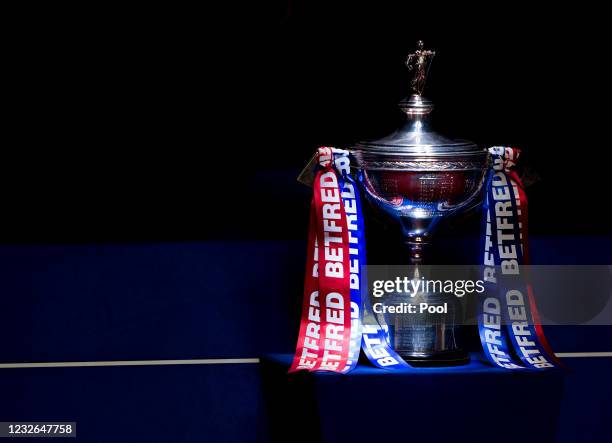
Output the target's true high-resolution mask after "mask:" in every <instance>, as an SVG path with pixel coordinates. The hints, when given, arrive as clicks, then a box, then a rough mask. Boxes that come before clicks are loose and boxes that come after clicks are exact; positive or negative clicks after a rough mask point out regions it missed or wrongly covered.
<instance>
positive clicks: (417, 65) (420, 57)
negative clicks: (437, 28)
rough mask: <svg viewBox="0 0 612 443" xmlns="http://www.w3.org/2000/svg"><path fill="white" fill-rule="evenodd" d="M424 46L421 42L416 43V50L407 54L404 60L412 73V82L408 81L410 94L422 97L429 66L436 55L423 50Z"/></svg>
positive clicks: (433, 52)
mask: <svg viewBox="0 0 612 443" xmlns="http://www.w3.org/2000/svg"><path fill="white" fill-rule="evenodd" d="M424 48H425V44H424V43H423V40H419V41H418V42H417V49H416V51H414V52H413V53H412V54H408V58H407V59H406V66H407V67H408V70H409V71H410V72H411V73H412V80H411V81H410V87H411V89H412V92H413V93H414V94H416V95H419V96H420V95H422V94H423V89H424V88H425V81H426V80H427V73H428V72H429V66H430V65H431V61H432V59H433V57H434V55H436V52H435V51H430V50H429V49H424Z"/></svg>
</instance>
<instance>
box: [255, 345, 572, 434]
mask: <svg viewBox="0 0 612 443" xmlns="http://www.w3.org/2000/svg"><path fill="white" fill-rule="evenodd" d="M291 357H292V356H291V355H288V354H274V355H269V356H267V357H264V358H263V359H262V368H261V370H262V378H263V386H264V389H263V392H264V395H265V397H266V398H265V400H266V407H267V415H268V433H269V435H270V439H271V441H274V442H276V441H279V442H280V441H284V442H286V441H296V440H297V441H309V442H313V441H321V442H351V443H358V442H369V443H372V442H403V441H415V442H417V441H427V442H429V441H444V442H453V441H457V442H458V441H470V442H479V441H482V442H489V443H490V442H502V441H504V442H505V441H508V442H510V441H515V442H516V441H538V442H546V441H554V440H555V438H556V431H557V424H558V423H557V422H558V417H559V411H560V405H561V396H562V392H563V383H564V373H563V372H562V371H543V372H532V371H520V372H517V371H514V372H513V371H505V370H500V369H496V368H493V367H491V366H489V365H488V364H487V363H483V362H481V361H479V360H478V356H477V355H475V354H474V355H472V362H471V363H470V364H469V365H466V366H460V367H452V368H410V369H406V370H401V371H396V372H390V371H383V370H380V369H376V368H374V367H370V366H366V365H365V364H361V365H360V366H359V367H358V368H357V369H356V370H354V371H353V372H351V373H350V374H347V375H338V374H332V373H305V372H300V373H295V374H287V370H288V368H289V365H290V363H291Z"/></svg>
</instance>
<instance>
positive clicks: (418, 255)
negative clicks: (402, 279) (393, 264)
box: [406, 237, 428, 265]
mask: <svg viewBox="0 0 612 443" xmlns="http://www.w3.org/2000/svg"><path fill="white" fill-rule="evenodd" d="M406 246H407V247H408V253H409V254H410V255H409V260H410V264H411V265H419V264H422V263H423V251H424V250H425V249H426V247H427V246H428V243H426V242H424V241H423V239H422V238H421V237H413V238H411V239H409V240H407V241H406Z"/></svg>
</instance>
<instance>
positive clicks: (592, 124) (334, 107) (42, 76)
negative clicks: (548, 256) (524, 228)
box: [0, 0, 611, 242]
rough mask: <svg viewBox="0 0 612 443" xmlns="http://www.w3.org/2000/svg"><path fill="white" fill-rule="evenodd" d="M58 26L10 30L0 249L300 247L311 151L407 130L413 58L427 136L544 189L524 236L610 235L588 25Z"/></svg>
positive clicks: (43, 19) (248, 14) (477, 19)
mask: <svg viewBox="0 0 612 443" xmlns="http://www.w3.org/2000/svg"><path fill="white" fill-rule="evenodd" d="M397 3H400V2H397ZM53 8H54V9H48V10H41V9H36V10H29V11H24V12H23V13H20V14H16V15H15V17H14V22H15V23H16V24H17V27H16V30H15V31H14V33H13V34H12V37H11V39H10V41H9V47H10V48H11V49H12V51H11V52H12V55H13V56H14V57H15V58H14V60H12V61H11V62H10V63H8V65H7V66H6V67H5V69H7V71H8V73H9V74H12V76H11V79H12V80H11V81H10V82H8V83H6V84H5V88H6V89H7V92H8V93H10V95H11V98H13V100H10V102H8V105H9V106H8V111H9V116H8V118H6V119H5V127H6V128H7V137H5V139H4V140H5V141H4V143H3V146H2V158H1V162H0V167H1V174H0V195H1V199H2V210H1V212H0V213H1V217H0V241H3V242H23V241H26V242H32V241H35V242H38V241H45V242H47V241H48V242H57V241H70V242H87V241H105V242H114V241H149V240H164V241H166V240H169V241H174V240H177V241H178V240H188V241H190V240H203V239H209V238H220V239H225V238H232V237H247V238H252V237H257V238H303V237H304V236H305V230H306V227H305V226H306V213H307V212H306V206H307V204H308V190H307V189H305V188H302V187H301V185H299V184H297V183H296V182H295V181H294V178H295V176H296V175H297V172H298V171H299V169H300V168H301V167H302V166H303V164H304V163H305V162H306V161H307V160H308V158H309V156H310V155H311V153H312V151H313V149H314V148H315V147H316V146H317V145H319V144H328V145H330V144H332V145H343V146H344V145H349V144H351V143H353V142H355V141H358V140H362V139H368V138H376V137H379V136H383V135H385V134H387V133H388V132H390V131H391V130H393V129H394V128H395V127H396V126H397V125H398V124H399V123H400V121H401V113H400V112H399V110H398V109H397V107H396V103H397V102H398V101H399V100H400V99H401V98H402V97H403V96H405V95H407V94H408V92H409V91H408V76H407V71H406V68H405V67H404V65H403V61H404V58H405V55H406V54H407V53H408V52H410V51H411V50H413V48H414V45H415V42H416V40H417V39H419V38H421V39H423V40H424V41H425V43H426V45H427V46H430V47H432V48H435V49H436V51H437V55H436V58H435V61H434V63H433V65H432V68H431V72H430V80H429V82H428V87H427V90H426V95H428V96H429V97H431V98H432V99H433V100H434V101H435V103H436V110H435V112H434V124H435V125H436V128H437V129H438V130H439V131H440V132H444V133H445V134H449V135H451V136H456V137H461V138H467V139H471V140H474V141H476V142H478V143H480V144H483V145H490V144H512V145H516V146H520V147H523V148H524V149H525V153H526V155H525V161H526V162H528V163H529V164H530V166H531V168H532V169H533V170H534V171H536V172H537V175H538V176H539V177H540V180H539V182H537V183H535V184H534V185H532V186H531V187H530V191H529V194H530V197H531V203H532V205H531V208H532V209H531V229H532V231H535V232H537V233H561V234H584V233H589V234H591V233H609V232H610V223H609V222H608V221H607V217H605V216H602V214H603V213H604V210H605V205H606V204H607V202H608V201H609V196H608V192H609V190H610V185H609V178H608V175H609V164H610V158H611V157H610V147H609V146H608V144H609V143H608V141H607V139H608V136H607V135H606V134H607V131H608V126H609V125H608V124H607V118H608V116H607V112H606V111H605V106H606V105H607V103H608V84H607V78H609V74H608V72H607V67H606V65H608V63H607V60H606V58H607V51H606V50H604V48H603V38H604V31H605V26H604V25H603V24H602V23H600V22H601V20H602V19H603V15H602V14H600V13H598V11H596V10H587V9H586V8H584V9H577V8H576V7H575V6H572V7H571V9H570V7H567V9H561V8H560V7H559V6H558V5H557V6H555V9H545V10H538V9H536V8H535V7H534V6H529V7H523V6H521V5H519V4H518V3H516V2H511V3H510V2H508V3H504V4H501V5H499V6H497V7H496V9H494V8H492V7H487V8H483V9H469V10H468V9H463V8H456V7H455V8H452V9H449V8H448V7H445V6H439V5H436V6H431V7H423V6H418V5H417V4H415V3H414V2H401V6H400V5H396V4H394V3H390V4H385V3H382V2H375V3H372V5H371V6H367V7H365V6H359V5H357V4H355V3H352V2H351V3H348V2H347V3H332V2H323V1H312V0H309V1H278V2H272V3H270V6H266V7H263V6H261V5H250V6H247V5H242V4H240V3H235V2H234V3H231V4H227V5H226V6H223V7H219V6H204V7H203V8H201V9H198V10H173V11H168V10H164V9H157V10H153V9H152V8H151V7H149V6H147V9H138V10H126V9H125V8H121V9H106V10H87V11H85V10H75V9H66V10H58V9H56V8H57V7H56V6H53ZM598 105H603V106H604V108H603V109H601V108H598Z"/></svg>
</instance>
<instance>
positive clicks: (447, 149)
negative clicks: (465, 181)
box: [353, 41, 484, 166]
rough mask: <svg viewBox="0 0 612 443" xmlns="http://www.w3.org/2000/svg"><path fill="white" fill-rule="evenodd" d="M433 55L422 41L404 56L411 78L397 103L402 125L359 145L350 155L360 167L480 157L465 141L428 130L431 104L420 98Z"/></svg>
mask: <svg viewBox="0 0 612 443" xmlns="http://www.w3.org/2000/svg"><path fill="white" fill-rule="evenodd" d="M434 55H435V51H431V50H428V49H424V45H423V42H422V41H419V42H418V43H417V50H416V51H415V52H413V53H412V54H409V55H408V58H407V59H406V66H407V67H408V70H409V71H410V72H411V74H412V79H411V89H412V95H411V96H410V97H407V98H405V99H403V100H402V101H401V102H400V103H399V107H400V109H401V110H402V111H403V112H404V113H405V114H406V117H407V120H406V123H405V124H404V125H403V126H402V127H400V128H399V129H398V130H396V131H395V132H393V133H392V134H390V135H388V136H386V137H383V138H381V139H378V140H374V141H365V142H360V143H357V144H356V145H355V147H354V148H353V154H354V156H355V157H356V159H357V162H358V164H359V165H360V166H368V164H369V163H371V162H374V163H376V164H378V165H380V162H384V161H387V162H393V161H401V160H407V159H414V158H415V157H427V158H441V157H442V158H445V157H456V156H460V157H465V156H467V157H470V156H471V155H480V156H481V155H483V151H484V150H483V149H480V148H479V147H478V146H477V145H476V144H474V143H472V142H470V141H467V140H453V139H449V138H447V137H445V136H443V135H440V134H438V133H436V132H434V131H432V130H431V129H430V128H429V125H428V124H427V118H428V116H429V114H430V113H431V111H432V110H433V108H434V105H433V103H432V102H431V101H430V100H428V99H426V98H425V97H423V96H422V93H423V89H424V87H425V81H426V78H427V73H428V71H429V67H430V65H431V61H432V59H433V57H434Z"/></svg>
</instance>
